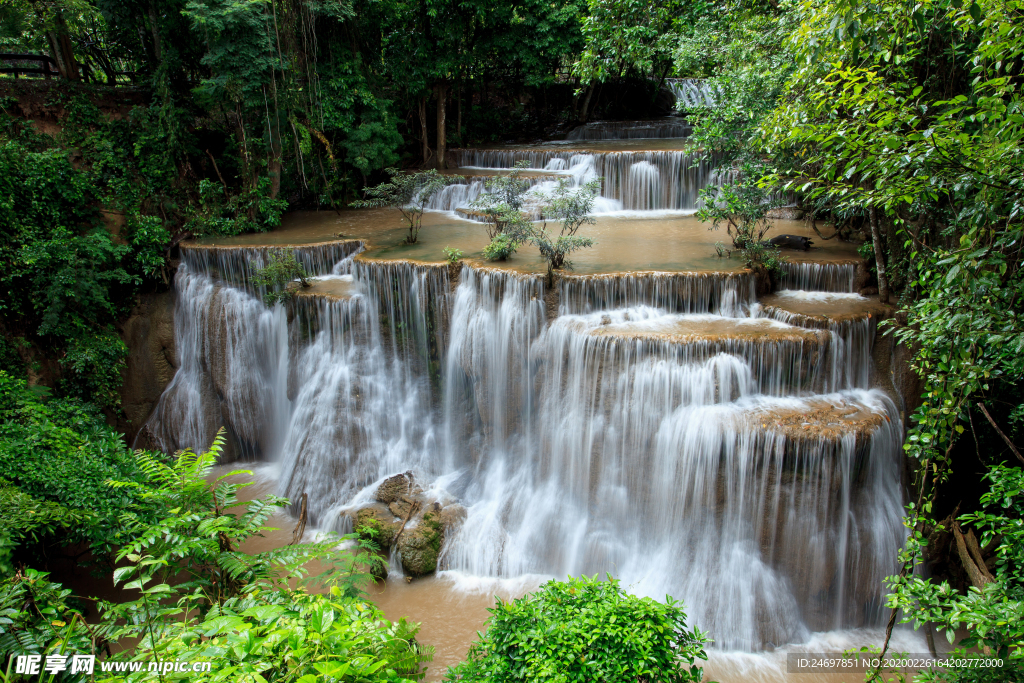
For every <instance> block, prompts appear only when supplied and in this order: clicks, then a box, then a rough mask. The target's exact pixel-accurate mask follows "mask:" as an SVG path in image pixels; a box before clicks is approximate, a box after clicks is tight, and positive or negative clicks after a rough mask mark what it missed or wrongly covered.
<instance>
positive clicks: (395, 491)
mask: <svg viewBox="0 0 1024 683" xmlns="http://www.w3.org/2000/svg"><path fill="white" fill-rule="evenodd" d="M410 488H411V477H409V476H408V475H407V474H396V475H395V476H393V477H388V478H387V479H385V480H384V481H383V482H382V483H381V485H380V486H378V487H377V492H376V493H375V494H374V497H375V498H376V499H377V500H379V501H380V502H382V503H384V504H385V505H386V504H388V503H394V502H395V501H396V500H398V499H399V498H401V497H402V496H404V495H405V494H407V493H409V490H410Z"/></svg>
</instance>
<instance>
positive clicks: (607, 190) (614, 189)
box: [457, 149, 719, 212]
mask: <svg viewBox="0 0 1024 683" xmlns="http://www.w3.org/2000/svg"><path fill="white" fill-rule="evenodd" d="M457 156H458V160H459V165H460V166H463V167H471V168H494V169H504V168H512V167H513V166H515V164H516V163H517V162H519V161H528V162H529V163H530V166H529V167H530V168H535V169H547V170H562V169H569V170H572V171H573V175H574V177H577V182H585V181H586V180H588V179H590V178H597V177H600V178H603V181H602V184H601V197H603V198H604V199H606V200H612V201H615V202H618V206H616V207H612V206H606V207H604V208H602V207H600V206H599V207H597V209H596V210H597V211H598V212H602V211H609V210H616V209H626V210H643V211H650V210H677V211H678V210H695V209H696V208H697V198H698V192H699V191H700V190H701V189H703V188H704V187H706V186H707V185H708V184H710V183H713V182H719V181H718V179H717V177H716V174H714V173H713V170H714V168H715V166H716V164H717V162H716V161H715V160H714V159H705V158H704V157H703V156H702V155H701V154H699V153H692V152H686V151H682V150H672V151H636V152H629V151H623V152H586V153H581V152H578V151H560V150H550V149H532V150H531V149H519V150H487V149H464V150H459V151H458V152H457Z"/></svg>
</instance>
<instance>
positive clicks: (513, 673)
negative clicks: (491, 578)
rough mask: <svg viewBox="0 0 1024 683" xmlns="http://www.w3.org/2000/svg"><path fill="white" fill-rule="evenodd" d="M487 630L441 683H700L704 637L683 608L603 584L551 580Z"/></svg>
mask: <svg viewBox="0 0 1024 683" xmlns="http://www.w3.org/2000/svg"><path fill="white" fill-rule="evenodd" d="M490 612H491V617H490V618H489V619H488V620H487V631H486V633H485V634H484V635H483V636H481V638H480V640H479V641H478V642H476V643H473V645H471V646H470V649H469V655H468V659H467V660H466V661H465V662H463V663H462V664H459V665H457V666H454V667H451V668H449V669H448V672H447V675H446V677H445V680H446V681H452V682H454V681H461V682H463V683H469V682H473V681H481V682H483V681H487V682H488V683H511V682H512V681H523V682H524V683H525V682H533V681H559V682H560V683H562V682H564V683H570V682H572V681H580V682H581V683H582V682H584V681H586V682H590V681H608V682H611V681H649V682H652V683H653V682H655V681H673V682H681V681H700V680H701V678H702V673H703V672H702V670H701V669H700V668H699V667H697V666H693V664H694V663H695V662H696V660H698V659H705V660H706V659H707V656H706V655H705V653H704V643H705V642H707V640H706V637H705V634H704V633H701V632H700V631H699V630H697V629H694V630H688V629H687V628H686V614H684V613H683V608H682V605H681V604H680V603H678V602H676V601H674V600H672V599H671V598H668V597H666V598H665V602H664V603H660V602H657V601H655V600H652V599H650V598H638V597H636V596H634V595H630V594H629V593H627V592H626V591H624V590H623V589H622V588H621V586H619V583H618V581H616V580H614V579H612V578H611V577H609V578H608V580H607V581H598V580H597V577H594V578H587V577H581V578H578V579H576V578H570V579H569V580H568V581H566V582H561V581H549V582H548V583H546V584H544V585H543V586H541V587H540V589H539V590H537V591H536V592H535V593H532V594H530V595H527V596H526V597H523V598H519V599H518V600H513V601H512V602H504V601H502V600H500V599H499V600H498V605H497V607H495V608H494V609H492V610H490Z"/></svg>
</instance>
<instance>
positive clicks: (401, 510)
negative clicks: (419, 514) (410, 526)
mask: <svg viewBox="0 0 1024 683" xmlns="http://www.w3.org/2000/svg"><path fill="white" fill-rule="evenodd" d="M417 502H418V501H417V500H416V499H415V498H412V497H410V496H402V497H401V498H399V499H398V500H395V501H392V502H390V503H388V510H390V511H391V514H393V515H394V516H395V517H398V518H399V519H403V520H404V519H405V518H406V517H407V516H408V515H409V510H411V509H412V506H413V505H416V504H417Z"/></svg>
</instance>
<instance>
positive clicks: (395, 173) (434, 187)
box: [351, 168, 448, 244]
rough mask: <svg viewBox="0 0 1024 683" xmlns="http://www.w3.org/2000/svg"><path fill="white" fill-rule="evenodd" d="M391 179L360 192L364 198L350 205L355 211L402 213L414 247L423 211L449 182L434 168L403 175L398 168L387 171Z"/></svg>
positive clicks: (407, 237)
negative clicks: (371, 210) (373, 210)
mask: <svg viewBox="0 0 1024 683" xmlns="http://www.w3.org/2000/svg"><path fill="white" fill-rule="evenodd" d="M387 172H388V175H390V176H391V180H390V181H388V182H386V183H381V184H380V185H378V186H377V187H368V188H365V189H364V190H363V192H364V193H365V194H366V196H367V199H361V200H359V201H355V202H352V204H351V206H353V207H354V208H357V209H366V208H392V209H398V210H399V211H400V212H401V213H402V218H404V219H405V222H406V223H407V224H408V228H409V234H408V235H406V238H405V241H406V243H407V244H415V243H416V239H417V238H418V237H419V234H420V228H421V227H422V225H423V209H424V207H425V206H426V205H427V202H429V201H430V198H431V197H433V196H434V195H435V194H436V193H437V192H438V191H439V190H440V189H441V188H443V187H444V186H445V185H447V184H448V179H447V178H445V177H444V176H442V175H441V174H439V173H438V172H437V171H435V170H434V169H430V170H428V171H417V172H416V173H403V172H401V171H399V170H398V169H397V168H389V169H387Z"/></svg>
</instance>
